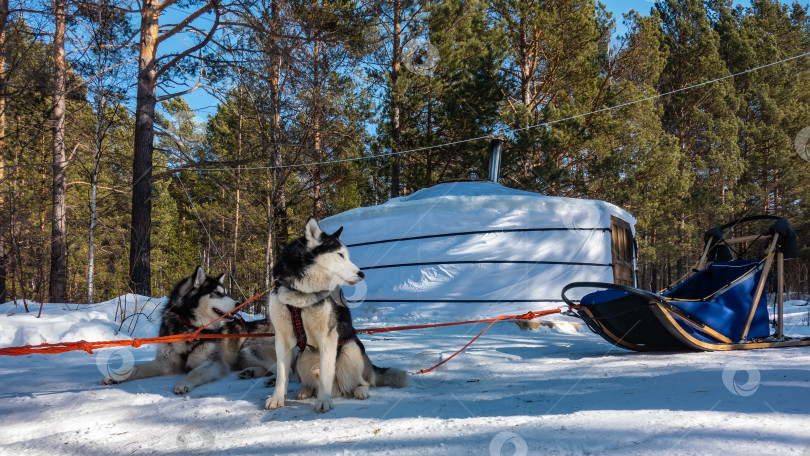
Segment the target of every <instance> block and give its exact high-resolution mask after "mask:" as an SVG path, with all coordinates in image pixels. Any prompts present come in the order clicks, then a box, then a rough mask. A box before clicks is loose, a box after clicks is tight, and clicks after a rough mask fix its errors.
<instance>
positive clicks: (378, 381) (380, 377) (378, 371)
mask: <svg viewBox="0 0 810 456" xmlns="http://www.w3.org/2000/svg"><path fill="white" fill-rule="evenodd" d="M371 367H372V368H373V369H374V386H393V387H394V388H405V387H406V386H408V385H410V384H411V376H410V375H408V373H407V372H405V371H404V370H402V369H396V368H393V367H377V366H375V365H373V364H372V365H371Z"/></svg>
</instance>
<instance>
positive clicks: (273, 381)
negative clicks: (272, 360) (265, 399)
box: [264, 375, 276, 388]
mask: <svg viewBox="0 0 810 456" xmlns="http://www.w3.org/2000/svg"><path fill="white" fill-rule="evenodd" d="M264 386H265V387H266V388H270V387H271V386H276V377H275V375H273V376H270V377H267V380H265V381H264Z"/></svg>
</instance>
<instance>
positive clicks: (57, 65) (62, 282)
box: [50, 0, 67, 302]
mask: <svg viewBox="0 0 810 456" xmlns="http://www.w3.org/2000/svg"><path fill="white" fill-rule="evenodd" d="M66 9H67V7H66V5H65V0H56V1H55V2H54V19H55V21H56V27H55V33H54V40H53V48H54V54H53V57H54V91H53V99H54V108H53V198H52V202H53V204H52V206H53V218H52V219H51V271H50V300H51V302H64V301H65V286H66V283H67V232H66V229H67V223H66V219H65V217H66V208H67V204H66V201H65V192H66V187H65V171H66V169H67V163H66V162H65V73H66V71H67V70H66V67H65V22H66V19H67V18H66V14H67V11H66Z"/></svg>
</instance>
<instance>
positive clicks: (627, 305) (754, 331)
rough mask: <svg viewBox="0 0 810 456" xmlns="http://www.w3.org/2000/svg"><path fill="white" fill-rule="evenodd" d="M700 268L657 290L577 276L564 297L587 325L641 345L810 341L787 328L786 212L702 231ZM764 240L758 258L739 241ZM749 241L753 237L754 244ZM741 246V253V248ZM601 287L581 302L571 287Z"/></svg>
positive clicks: (677, 347)
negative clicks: (770, 291) (746, 232)
mask: <svg viewBox="0 0 810 456" xmlns="http://www.w3.org/2000/svg"><path fill="white" fill-rule="evenodd" d="M761 220H773V221H774V222H773V223H772V224H771V225H770V227H769V228H768V229H767V230H765V231H764V232H763V233H761V234H759V235H753V236H741V237H733V238H729V239H726V238H725V234H726V232H728V231H731V230H733V229H735V227H737V226H739V225H740V224H742V223H746V222H752V221H761ZM704 240H705V241H706V245H705V248H704V249H703V255H702V256H701V258H700V261H699V262H698V264H697V267H696V268H695V271H696V272H695V274H693V275H692V276H691V277H689V278H688V279H686V280H685V281H683V282H681V283H680V284H678V285H677V286H675V287H672V288H671V289H668V290H666V291H663V292H661V293H660V294H656V293H652V292H649V291H645V290H641V289H638V288H633V287H628V286H624V285H618V284H613V283H599V282H573V283H570V284H568V285H567V286H566V287H565V288H563V290H562V298H563V300H564V301H565V302H566V303H567V304H568V305H569V306H572V308H573V309H575V310H574V311H575V312H576V313H577V314H578V316H579V317H580V318H582V319H583V320H584V321H585V323H586V324H587V325H588V327H589V328H590V329H591V330H593V331H594V332H595V333H597V334H599V335H600V336H602V337H604V338H605V339H606V340H607V341H609V342H611V343H613V344H615V345H618V346H620V347H623V348H626V349H629V350H636V351H688V350H748V349H755V348H773V347H792V346H799V345H810V337H806V338H790V337H785V336H784V334H783V308H782V307H783V306H782V304H783V261H784V260H785V259H789V258H795V257H796V256H798V244H797V241H796V234H795V233H794V232H793V229H792V228H791V227H790V224H789V223H788V221H787V220H786V219H784V218H782V217H776V216H768V215H760V216H751V217H745V218H742V219H739V220H734V221H732V222H729V223H727V224H725V225H722V226H718V227H715V228H712V229H710V230H709V231H707V232H706V234H705V235H704ZM759 241H767V242H768V246H767V250H766V251H765V253H764V255H763V256H762V258H760V259H753V260H745V259H739V257H740V256H742V255H741V254H739V253H738V252H736V251H735V250H734V247H733V246H735V245H737V246H744V245H746V244H748V248H746V249H744V251H747V250H751V246H752V245H753V244H756V243H758V242H759ZM749 243H750V244H749ZM744 251H743V253H744ZM774 263H776V280H777V284H776V310H775V312H776V321H775V322H774V326H775V331H774V332H773V333H771V330H770V329H771V326H770V324H771V322H770V321H769V315H768V304H767V300H766V292H765V286H766V283H767V281H768V278H769V274H770V272H771V267H772V266H773V264H774ZM574 288H598V289H602V290H599V291H595V292H592V293H589V294H587V295H585V296H583V297H582V299H581V300H580V302H579V305H578V306H577V305H576V304H575V303H574V302H573V301H571V299H570V298H569V297H567V296H566V292H568V291H569V290H571V289H574Z"/></svg>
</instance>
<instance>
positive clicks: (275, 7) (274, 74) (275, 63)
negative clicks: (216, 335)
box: [265, 1, 287, 299]
mask: <svg viewBox="0 0 810 456" xmlns="http://www.w3.org/2000/svg"><path fill="white" fill-rule="evenodd" d="M279 8H280V6H279V4H278V1H273V3H272V5H271V11H270V30H271V31H272V32H273V33H275V34H276V36H275V37H273V44H272V46H271V49H272V50H271V55H270V74H269V75H268V79H269V83H270V112H271V115H270V122H271V125H270V142H271V144H270V150H271V154H270V155H271V156H270V166H272V167H273V168H272V169H271V170H270V172H269V174H270V175H269V176H268V177H269V179H268V180H269V181H270V185H271V191H270V192H268V197H267V246H266V248H267V250H266V254H265V286H266V287H267V288H270V286H271V285H272V283H273V280H274V279H275V278H274V277H273V264H274V263H275V251H274V236H273V229H274V226H276V227H278V232H279V233H281V234H282V238H283V237H285V236H286V234H287V220H286V212H287V207H286V206H287V199H286V192H285V191H284V180H285V179H284V171H283V170H282V169H280V168H279V167H280V166H281V165H282V163H283V161H282V157H281V50H280V48H279V44H278V38H277V37H278V36H280V33H279V32H280V29H281V20H280V12H279ZM271 195H272V197H271ZM274 222H275V223H274ZM268 299H269V295H268Z"/></svg>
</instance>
